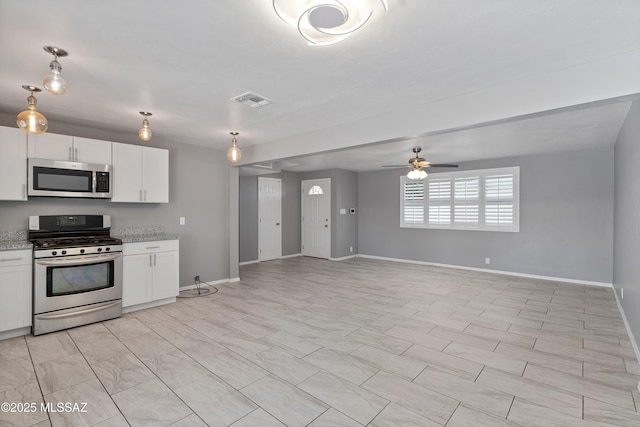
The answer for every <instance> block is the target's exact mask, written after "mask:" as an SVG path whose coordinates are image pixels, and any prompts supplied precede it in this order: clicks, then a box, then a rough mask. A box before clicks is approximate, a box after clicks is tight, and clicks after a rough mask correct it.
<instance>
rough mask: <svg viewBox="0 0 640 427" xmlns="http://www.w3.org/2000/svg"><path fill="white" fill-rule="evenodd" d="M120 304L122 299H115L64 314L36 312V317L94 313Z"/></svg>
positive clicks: (56, 317)
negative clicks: (107, 302) (97, 305)
mask: <svg viewBox="0 0 640 427" xmlns="http://www.w3.org/2000/svg"><path fill="white" fill-rule="evenodd" d="M118 305H122V301H121V300H117V301H113V302H112V303H109V304H100V306H99V307H91V308H87V309H86V310H80V311H74V312H72V313H62V314H55V313H52V314H36V317H37V318H38V319H40V320H52V319H61V318H64V317H71V316H78V315H80V314H87V313H93V312H94V311H100V310H106V309H108V308H112V307H115V306H118Z"/></svg>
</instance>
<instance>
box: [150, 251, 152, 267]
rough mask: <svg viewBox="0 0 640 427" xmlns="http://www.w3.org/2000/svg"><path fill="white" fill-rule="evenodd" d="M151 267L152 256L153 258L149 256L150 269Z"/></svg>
mask: <svg viewBox="0 0 640 427" xmlns="http://www.w3.org/2000/svg"><path fill="white" fill-rule="evenodd" d="M151 266H152V256H151V254H149V267H151Z"/></svg>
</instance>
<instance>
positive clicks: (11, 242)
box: [0, 230, 33, 251]
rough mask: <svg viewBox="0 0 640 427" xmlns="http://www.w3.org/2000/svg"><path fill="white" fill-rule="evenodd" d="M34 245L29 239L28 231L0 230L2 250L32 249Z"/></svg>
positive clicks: (0, 247) (0, 249)
mask: <svg viewBox="0 0 640 427" xmlns="http://www.w3.org/2000/svg"><path fill="white" fill-rule="evenodd" d="M32 248H33V245H32V244H31V242H29V241H28V240H27V232H26V231H25V230H20V231H0V251H17V250H23V249H32Z"/></svg>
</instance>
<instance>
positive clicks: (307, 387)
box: [298, 372, 389, 425]
mask: <svg viewBox="0 0 640 427" xmlns="http://www.w3.org/2000/svg"><path fill="white" fill-rule="evenodd" d="M298 388H300V389H302V390H304V391H306V392H307V393H309V394H310V395H312V396H314V397H316V398H318V399H319V400H321V401H322V402H324V403H326V404H328V405H331V407H333V408H335V409H336V410H338V411H340V412H342V413H343V414H345V415H347V416H349V417H350V418H353V419H354V420H356V421H358V422H359V423H361V424H363V425H366V424H368V423H369V422H370V421H371V420H372V419H373V418H374V417H375V416H376V415H378V413H379V412H380V411H382V409H383V408H384V407H385V406H386V405H387V404H388V403H389V401H388V400H386V399H383V398H381V397H379V396H377V395H375V394H374V393H371V392H370V391H367V390H364V389H362V388H360V387H358V386H357V385H355V384H353V383H351V382H349V381H347V380H344V379H342V378H340V377H336V376H335V375H331V374H329V373H326V372H320V373H317V374H315V375H314V376H312V377H311V378H309V379H307V380H305V381H303V382H302V383H300V384H298Z"/></svg>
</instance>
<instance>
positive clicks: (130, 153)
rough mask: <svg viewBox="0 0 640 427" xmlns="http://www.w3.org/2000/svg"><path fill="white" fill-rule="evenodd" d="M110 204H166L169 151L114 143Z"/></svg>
mask: <svg viewBox="0 0 640 427" xmlns="http://www.w3.org/2000/svg"><path fill="white" fill-rule="evenodd" d="M111 201H112V202H133V203H169V151H168V150H164V149H160V148H151V147H142V146H139V145H129V144H120V143H116V142H114V143H113V192H112V197H111Z"/></svg>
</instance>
